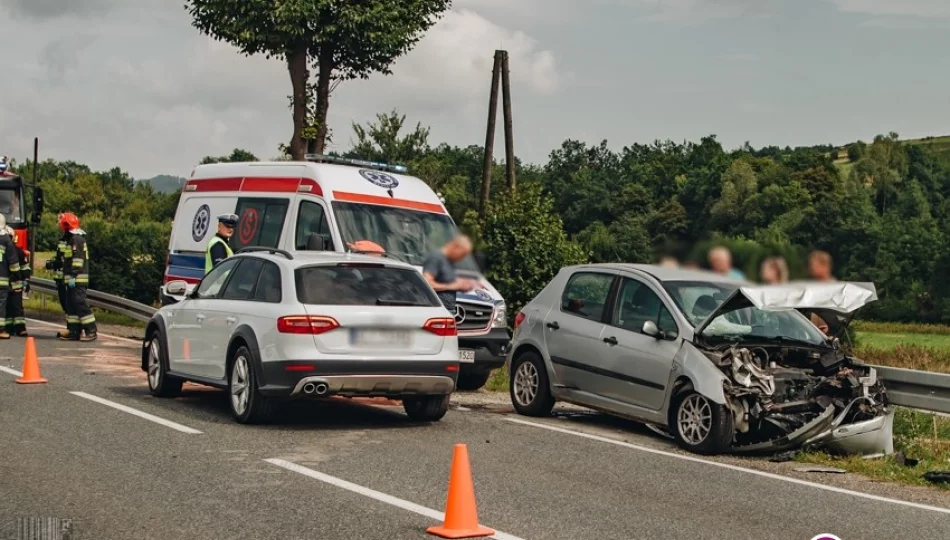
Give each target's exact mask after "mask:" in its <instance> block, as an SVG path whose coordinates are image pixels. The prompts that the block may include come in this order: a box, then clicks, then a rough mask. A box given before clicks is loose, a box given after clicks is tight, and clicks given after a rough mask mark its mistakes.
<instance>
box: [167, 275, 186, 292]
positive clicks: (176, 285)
mask: <svg viewBox="0 0 950 540" xmlns="http://www.w3.org/2000/svg"><path fill="white" fill-rule="evenodd" d="M187 290H188V284H187V283H185V282H184V281H182V280H180V279H178V280H175V281H169V282H168V283H167V284H165V292H166V293H167V294H170V295H172V296H181V295H183V294H185V292H186V291H187Z"/></svg>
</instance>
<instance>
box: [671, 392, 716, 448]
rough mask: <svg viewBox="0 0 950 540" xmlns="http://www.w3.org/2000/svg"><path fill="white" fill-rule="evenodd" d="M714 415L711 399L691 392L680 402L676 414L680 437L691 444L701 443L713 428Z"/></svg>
mask: <svg viewBox="0 0 950 540" xmlns="http://www.w3.org/2000/svg"><path fill="white" fill-rule="evenodd" d="M712 416H713V415H712V406H710V404H709V401H708V400H707V399H706V398H705V397H703V396H701V395H699V394H691V395H690V396H688V397H687V398H686V399H684V400H683V402H682V403H681V404H680V408H679V411H678V412H677V415H676V428H677V429H678V430H679V434H680V437H682V438H683V440H685V441H686V442H687V443H689V444H691V445H698V444H701V443H702V442H703V441H705V440H706V438H707V437H708V436H709V432H710V431H711V430H712V423H713V417H712Z"/></svg>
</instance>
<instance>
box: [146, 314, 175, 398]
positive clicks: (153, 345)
mask: <svg viewBox="0 0 950 540" xmlns="http://www.w3.org/2000/svg"><path fill="white" fill-rule="evenodd" d="M145 366H146V374H147V376H148V377H147V378H148V389H149V391H150V392H151V393H152V395H153V396H155V397H175V396H177V395H178V394H180V393H181V385H182V382H183V381H182V380H181V379H179V378H177V377H172V376H171V375H169V374H168V351H167V350H166V349H165V338H164V336H162V333H161V332H160V331H159V330H152V333H151V335H150V336H149V346H148V360H147V361H146V364H145Z"/></svg>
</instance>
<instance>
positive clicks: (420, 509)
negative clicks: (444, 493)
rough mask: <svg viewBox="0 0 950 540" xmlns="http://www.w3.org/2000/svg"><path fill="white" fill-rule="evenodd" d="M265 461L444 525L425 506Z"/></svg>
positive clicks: (500, 539) (498, 535)
mask: <svg viewBox="0 0 950 540" xmlns="http://www.w3.org/2000/svg"><path fill="white" fill-rule="evenodd" d="M264 461H266V462H268V463H270V464H271V465H277V466H278V467H281V468H283V469H287V470H288V471H293V472H295V473H298V474H302V475H304V476H307V477H310V478H313V479H314V480H319V481H321V482H324V483H326V484H330V485H332V486H336V487H338V488H342V489H345V490H347V491H352V492H353V493H356V494H358V495H362V496H364V497H369V498H370V499H374V500H377V501H379V502H382V503H386V504H388V505H391V506H395V507H396V508H401V509H403V510H406V511H408V512H412V513H414V514H419V515H421V516H425V517H427V518H430V519H433V520H435V521H438V522H439V523H442V521H443V520H445V514H444V513H443V512H439V511H438V510H433V509H431V508H427V507H425V506H422V505H419V504H416V503H413V502H409V501H406V500H403V499H400V498H398V497H393V496H392V495H387V494H386V493H382V492H379V491H376V490H374V489H370V488H368V487H363V486H361V485H359V484H354V483H352V482H347V481H346V480H343V479H341V478H337V477H335V476H330V475H329V474H324V473H322V472H318V471H315V470H313V469H308V468H307V467H304V466H302V465H297V464H296V463H291V462H289V461H285V460H283V459H275V458H272V459H265V460H264ZM491 538H495V539H496V540H522V539H521V538H518V537H517V536H512V535H510V534H508V533H503V532H501V531H497V532H495V534H494V535H492V536H491Z"/></svg>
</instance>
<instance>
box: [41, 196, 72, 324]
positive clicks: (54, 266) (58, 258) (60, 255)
mask: <svg viewBox="0 0 950 540" xmlns="http://www.w3.org/2000/svg"><path fill="white" fill-rule="evenodd" d="M70 215H72V214H70ZM65 216H66V214H60V215H59V217H58V218H57V224H58V226H59V228H60V230H61V231H62V232H63V235H62V236H61V237H60V238H59V242H57V244H56V254H55V255H54V256H53V258H52V259H50V260H48V261H46V269H47V270H49V271H51V272H53V281H54V282H55V283H56V295H57V297H58V298H59V306H60V307H61V308H63V313H65V314H66V330H60V331H59V332H58V333H57V336H59V337H61V338H65V337H67V336H69V332H70V323H71V321H72V319H71V315H70V313H69V289H67V288H66V281H65V280H64V277H63V266H64V265H65V261H66V246H67V240H68V239H69V231H67V230H65V229H64V228H63V220H64V219H65ZM73 217H74V218H76V216H73ZM76 222H77V223H78V222H79V218H76Z"/></svg>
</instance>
